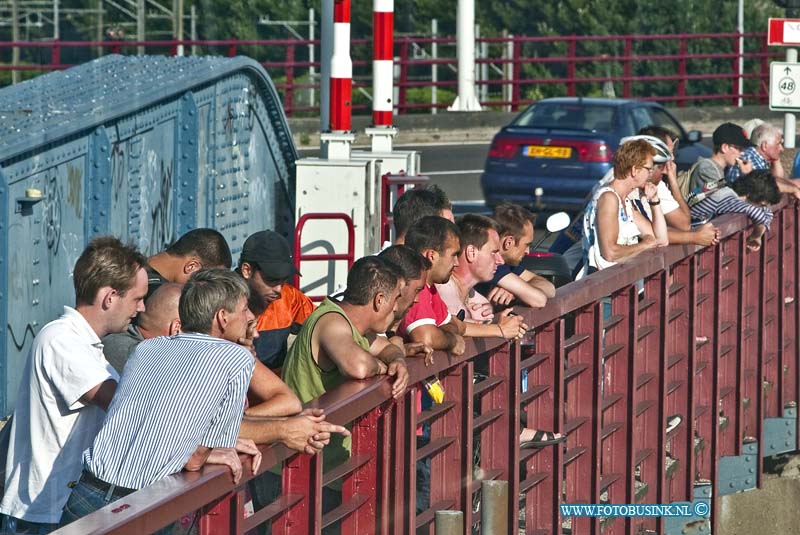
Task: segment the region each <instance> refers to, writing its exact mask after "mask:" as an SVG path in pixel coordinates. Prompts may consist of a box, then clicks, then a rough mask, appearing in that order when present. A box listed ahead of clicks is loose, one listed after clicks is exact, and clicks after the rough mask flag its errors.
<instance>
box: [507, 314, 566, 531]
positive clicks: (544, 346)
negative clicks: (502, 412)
mask: <svg viewBox="0 0 800 535" xmlns="http://www.w3.org/2000/svg"><path fill="white" fill-rule="evenodd" d="M529 323H530V322H529ZM534 340H535V345H534V347H535V351H536V353H534V354H532V355H531V354H528V353H526V355H525V359H524V360H523V361H522V362H521V363H520V369H521V370H522V371H526V370H527V377H528V390H527V392H525V393H523V394H521V395H520V404H521V405H522V406H524V408H525V412H526V415H527V423H528V425H529V426H530V427H532V428H536V429H543V430H547V431H555V432H561V433H566V431H567V422H566V421H565V420H567V418H565V414H564V402H565V395H564V394H565V391H566V379H565V374H564V362H565V358H566V356H565V352H564V329H563V321H561V320H558V321H554V322H551V323H550V324H548V325H546V326H544V327H542V328H541V329H539V330H537V331H536V335H535V339H534ZM573 441H574V437H573V438H572V440H571V439H570V437H568V438H567V450H569V448H570V447H573V448H574V447H575V444H574V442H573ZM520 462H521V463H523V466H524V467H525V471H524V473H525V480H524V481H521V482H520V492H525V493H526V499H525V527H526V531H527V532H528V533H530V532H533V531H535V530H534V528H537V529H543V530H546V531H545V532H547V533H558V532H559V531H560V529H561V511H560V509H559V504H560V503H561V502H562V496H563V492H564V489H563V483H564V462H565V457H564V449H563V448H562V447H561V446H560V445H559V446H556V447H548V448H542V449H541V450H530V449H528V450H525V452H524V453H522V452H520Z"/></svg>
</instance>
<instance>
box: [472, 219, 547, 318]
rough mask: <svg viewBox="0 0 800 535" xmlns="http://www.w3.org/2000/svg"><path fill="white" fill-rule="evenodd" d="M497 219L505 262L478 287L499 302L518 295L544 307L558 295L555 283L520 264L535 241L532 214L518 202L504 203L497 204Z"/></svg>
mask: <svg viewBox="0 0 800 535" xmlns="http://www.w3.org/2000/svg"><path fill="white" fill-rule="evenodd" d="M494 220H495V221H496V222H497V225H498V227H499V229H500V231H499V234H500V254H501V256H502V257H503V261H504V262H505V264H503V265H500V266H497V271H496V272H495V274H494V278H493V279H492V280H491V281H489V282H485V283H481V284H478V285H477V286H476V287H475V290H476V291H477V292H478V293H480V294H481V295H484V296H486V297H487V298H489V300H490V301H492V302H493V303H496V304H501V305H507V304H509V303H510V302H511V301H513V300H514V299H515V298H516V299H518V300H519V301H521V302H522V303H524V304H526V305H528V306H530V307H537V308H540V307H543V306H544V305H545V304H546V303H547V300H548V299H550V298H552V297H554V296H555V295H556V288H555V286H553V283H551V282H550V281H548V280H547V279H545V278H544V277H541V276H539V275H537V274H536V273H533V272H532V271H528V270H527V269H525V268H524V267H522V266H521V265H520V263H521V262H522V259H523V258H525V255H527V254H528V252H529V251H530V247H531V243H533V221H534V216H533V214H532V213H530V212H529V211H528V210H526V209H525V208H523V207H522V206H519V205H517V204H511V203H503V204H499V205H498V206H497V208H495V210H494Z"/></svg>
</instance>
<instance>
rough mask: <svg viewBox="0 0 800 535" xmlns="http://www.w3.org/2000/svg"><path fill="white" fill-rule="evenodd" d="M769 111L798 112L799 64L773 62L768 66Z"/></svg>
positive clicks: (799, 101)
mask: <svg viewBox="0 0 800 535" xmlns="http://www.w3.org/2000/svg"><path fill="white" fill-rule="evenodd" d="M769 109H771V110H774V111H798V110H800V63H787V62H784V61H773V62H772V63H771V64H770V71H769Z"/></svg>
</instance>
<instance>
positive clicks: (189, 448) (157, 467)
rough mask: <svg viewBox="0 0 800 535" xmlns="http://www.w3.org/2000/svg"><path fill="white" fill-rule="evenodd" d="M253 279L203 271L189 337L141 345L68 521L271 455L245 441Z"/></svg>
mask: <svg viewBox="0 0 800 535" xmlns="http://www.w3.org/2000/svg"><path fill="white" fill-rule="evenodd" d="M248 296H249V291H248V288H247V285H246V284H245V282H244V280H242V278H241V277H239V275H237V274H236V273H233V272H231V271H227V270H222V269H208V270H201V271H198V272H197V273H195V274H193V275H192V277H191V278H190V279H189V281H188V282H187V283H186V285H185V286H184V288H183V291H182V293H181V298H180V303H179V313H180V318H181V325H182V329H183V333H181V334H177V335H175V336H169V337H159V338H153V339H150V340H145V341H144V342H142V343H140V344H139V345H138V346H137V347H136V350H135V351H134V352H133V354H132V355H131V357H130V359H129V361H128V364H127V365H126V367H125V373H124V374H123V376H122V378H121V380H120V384H119V387H118V388H117V392H116V394H115V396H114V399H113V401H112V402H111V406H110V407H109V411H108V416H107V417H106V420H105V422H104V423H103V427H102V428H101V429H100V432H99V433H98V434H97V437H96V438H95V440H94V442H93V443H92V445H91V446H90V447H89V449H87V450H86V451H85V452H84V456H83V464H84V470H83V474H82V475H81V477H80V481H79V482H78V484H77V485H76V486H75V488H74V489H73V491H72V494H71V495H70V499H69V501H68V502H67V505H66V507H65V509H64V518H63V523H69V522H71V521H73V520H75V519H77V518H80V517H82V516H85V515H87V514H89V513H91V512H93V511H95V510H97V509H100V508H101V507H103V506H105V505H106V504H108V503H110V502H112V501H115V500H117V499H119V498H121V497H123V496H126V495H127V494H130V493H131V492H133V491H135V490H137V489H140V488H142V487H145V486H147V485H150V484H152V483H155V482H156V481H159V480H160V479H163V478H165V477H166V476H168V475H170V474H174V473H176V472H180V471H181V470H188V471H196V470H199V469H200V468H201V467H202V466H203V465H205V464H222V465H226V466H228V467H229V468H230V469H231V472H232V475H233V480H234V482H235V483H238V481H239V480H240V478H241V476H242V465H241V462H240V461H239V457H238V455H237V452H242V453H247V454H250V455H252V456H253V462H252V469H253V471H255V470H257V469H258V465H259V463H260V461H261V454H260V453H259V450H258V449H257V448H256V446H255V444H254V443H253V441H252V440H244V439H238V438H237V437H238V435H239V426H240V423H241V420H242V414H243V412H244V406H245V395H246V393H247V386H248V383H249V382H250V377H251V375H252V373H253V366H254V361H253V356H252V355H251V354H250V352H249V351H247V349H245V348H243V347H242V346H240V345H238V344H237V343H236V341H237V340H239V339H240V338H243V337H245V336H246V331H247V327H248V323H249V322H251V321H252V320H253V319H254V317H253V314H252V313H251V312H250V310H249V308H248V306H247V298H248Z"/></svg>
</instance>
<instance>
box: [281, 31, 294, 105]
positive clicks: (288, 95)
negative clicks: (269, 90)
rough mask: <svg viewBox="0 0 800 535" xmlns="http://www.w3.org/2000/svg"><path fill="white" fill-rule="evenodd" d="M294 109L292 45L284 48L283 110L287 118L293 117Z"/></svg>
mask: <svg viewBox="0 0 800 535" xmlns="http://www.w3.org/2000/svg"><path fill="white" fill-rule="evenodd" d="M293 108H294V45H292V44H290V45H287V46H286V87H285V89H284V93H283V109H284V111H285V112H286V116H287V117H292V116H293Z"/></svg>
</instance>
